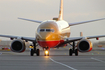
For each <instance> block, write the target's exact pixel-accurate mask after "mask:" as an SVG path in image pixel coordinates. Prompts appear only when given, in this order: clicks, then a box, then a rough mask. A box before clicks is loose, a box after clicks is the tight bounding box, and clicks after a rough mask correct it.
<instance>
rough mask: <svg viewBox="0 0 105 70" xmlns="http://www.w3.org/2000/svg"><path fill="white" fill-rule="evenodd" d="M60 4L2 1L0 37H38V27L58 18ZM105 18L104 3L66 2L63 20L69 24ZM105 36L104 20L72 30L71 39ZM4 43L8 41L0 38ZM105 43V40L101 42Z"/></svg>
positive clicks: (34, 0)
mask: <svg viewBox="0 0 105 70" xmlns="http://www.w3.org/2000/svg"><path fill="white" fill-rule="evenodd" d="M59 5H60V0H0V34H4V35H15V36H26V37H35V30H36V28H37V27H38V25H39V24H38V23H34V22H29V21H24V20H20V19H18V17H22V18H27V19H33V20H41V21H44V20H50V19H52V18H53V17H58V14H59ZM98 18H105V0H64V20H66V21H67V22H69V23H73V22H81V21H87V20H93V19H98ZM80 32H83V35H84V36H91V35H92V36H94V35H105V20H102V21H97V22H92V23H89V24H82V25H76V26H72V27H71V37H78V36H80ZM0 39H5V38H0ZM102 40H105V38H102Z"/></svg>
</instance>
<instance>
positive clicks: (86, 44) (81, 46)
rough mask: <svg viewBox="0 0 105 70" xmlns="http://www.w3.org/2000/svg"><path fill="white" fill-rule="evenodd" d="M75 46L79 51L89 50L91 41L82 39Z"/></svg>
mask: <svg viewBox="0 0 105 70" xmlns="http://www.w3.org/2000/svg"><path fill="white" fill-rule="evenodd" d="M77 47H78V50H79V51H80V52H89V51H91V50H92V43H91V41H90V40H87V39H84V40H81V41H80V42H79V43H78V45H77Z"/></svg>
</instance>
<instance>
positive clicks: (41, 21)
mask: <svg viewBox="0 0 105 70" xmlns="http://www.w3.org/2000/svg"><path fill="white" fill-rule="evenodd" d="M18 19H22V20H26V21H31V22H36V23H42V21H38V20H31V19H25V18H18Z"/></svg>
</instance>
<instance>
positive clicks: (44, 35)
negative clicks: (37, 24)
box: [40, 33, 51, 40]
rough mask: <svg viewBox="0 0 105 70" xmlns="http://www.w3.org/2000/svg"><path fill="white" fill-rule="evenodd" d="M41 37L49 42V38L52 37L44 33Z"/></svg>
mask: <svg viewBox="0 0 105 70" xmlns="http://www.w3.org/2000/svg"><path fill="white" fill-rule="evenodd" d="M40 37H41V39H43V40H47V39H48V38H49V37H51V35H49V34H45V33H43V34H40Z"/></svg>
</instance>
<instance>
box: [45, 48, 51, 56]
mask: <svg viewBox="0 0 105 70" xmlns="http://www.w3.org/2000/svg"><path fill="white" fill-rule="evenodd" d="M49 50H50V48H49V47H46V48H44V56H49Z"/></svg>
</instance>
